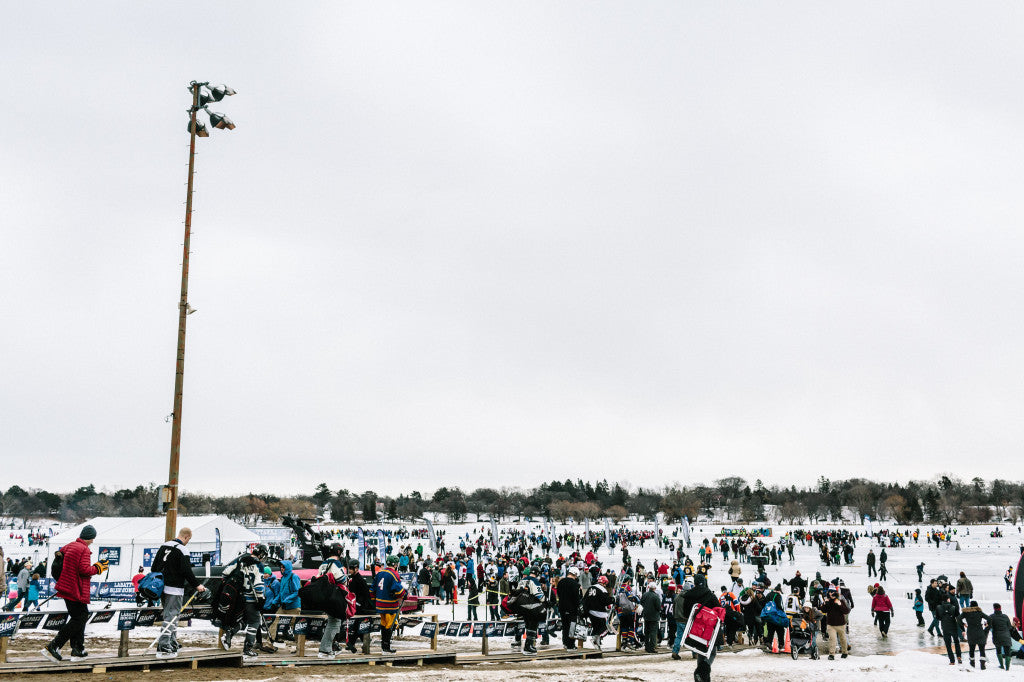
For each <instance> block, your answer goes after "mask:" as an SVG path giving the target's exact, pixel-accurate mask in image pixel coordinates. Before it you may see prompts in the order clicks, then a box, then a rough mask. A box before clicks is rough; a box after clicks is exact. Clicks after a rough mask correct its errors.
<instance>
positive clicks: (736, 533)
mask: <svg viewBox="0 0 1024 682" xmlns="http://www.w3.org/2000/svg"><path fill="white" fill-rule="evenodd" d="M747 536H750V537H755V538H770V537H771V536H772V529H771V528H722V530H720V531H719V532H717V533H715V537H725V538H732V537H747Z"/></svg>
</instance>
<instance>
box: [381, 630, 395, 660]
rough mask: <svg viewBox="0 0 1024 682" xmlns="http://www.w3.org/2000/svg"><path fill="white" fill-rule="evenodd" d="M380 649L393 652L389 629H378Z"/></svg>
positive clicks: (386, 652)
mask: <svg viewBox="0 0 1024 682" xmlns="http://www.w3.org/2000/svg"><path fill="white" fill-rule="evenodd" d="M380 650H381V653H385V654H393V653H395V650H394V649H392V648H391V629H390V628H388V629H387V630H381V631H380Z"/></svg>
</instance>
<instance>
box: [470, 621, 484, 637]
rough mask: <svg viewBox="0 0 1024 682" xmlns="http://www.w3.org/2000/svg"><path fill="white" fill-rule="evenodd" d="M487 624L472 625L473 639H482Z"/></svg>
mask: <svg viewBox="0 0 1024 682" xmlns="http://www.w3.org/2000/svg"><path fill="white" fill-rule="evenodd" d="M486 626H487V623H473V637H483V636H484V629H485V628H486Z"/></svg>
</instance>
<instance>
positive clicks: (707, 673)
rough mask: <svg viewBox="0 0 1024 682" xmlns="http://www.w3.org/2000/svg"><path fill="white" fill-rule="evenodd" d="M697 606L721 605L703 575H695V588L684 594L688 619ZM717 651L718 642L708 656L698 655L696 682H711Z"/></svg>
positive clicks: (673, 655) (694, 672)
mask: <svg viewBox="0 0 1024 682" xmlns="http://www.w3.org/2000/svg"><path fill="white" fill-rule="evenodd" d="M697 606H706V607H708V608H709V609H713V608H716V607H717V606H719V603H718V599H716V598H715V594H714V593H713V592H712V591H711V590H709V589H708V582H707V580H705V578H704V576H702V575H696V576H694V578H693V588H692V589H690V590H688V591H687V592H686V594H685V595H684V596H683V609H682V610H683V613H685V614H687V620H688V619H689V614H691V613H693V609H694V608H696V607H697ZM684 627H685V626H684ZM717 652H718V642H715V643H714V644H712V645H711V651H710V653H709V654H708V657H707V658H705V657H703V656H697V669H696V670H694V671H693V679H694V680H695V682H711V663H712V661H714V660H715V654H716V653H717ZM678 657H679V656H678V654H672V658H678Z"/></svg>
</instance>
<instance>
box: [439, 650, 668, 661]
mask: <svg viewBox="0 0 1024 682" xmlns="http://www.w3.org/2000/svg"><path fill="white" fill-rule="evenodd" d="M669 653H671V652H670V651H669V650H668V649H665V650H664V651H659V652H658V653H656V654H649V653H647V652H645V651H642V650H641V651H615V650H614V649H604V650H602V651H599V650H597V649H571V650H570V649H563V648H561V647H555V648H551V649H538V650H537V654H536V655H534V656H527V655H526V654H524V653H522V652H520V651H509V652H506V653H500V654H488V655H486V656H485V655H483V654H476V653H473V654H468V653H460V654H459V655H458V657H457V658H456V660H455V663H456V664H457V665H479V664H481V663H529V662H530V661H553V660H569V659H576V660H594V659H596V658H623V657H630V656H667V655H668V654H669Z"/></svg>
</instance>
